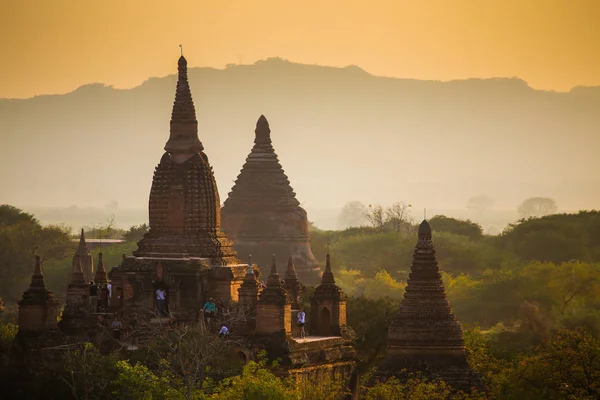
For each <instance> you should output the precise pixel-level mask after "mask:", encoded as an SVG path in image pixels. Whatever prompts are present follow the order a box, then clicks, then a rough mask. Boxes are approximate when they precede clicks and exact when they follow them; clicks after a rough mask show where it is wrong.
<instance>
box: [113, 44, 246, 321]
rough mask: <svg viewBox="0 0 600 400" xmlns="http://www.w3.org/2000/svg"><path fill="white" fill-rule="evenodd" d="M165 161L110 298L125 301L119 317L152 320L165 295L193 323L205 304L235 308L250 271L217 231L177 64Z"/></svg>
mask: <svg viewBox="0 0 600 400" xmlns="http://www.w3.org/2000/svg"><path fill="white" fill-rule="evenodd" d="M164 149H165V153H164V154H163V156H162V158H161V160H160V163H159V164H158V166H157V167H156V168H155V170H154V177H153V180H152V188H151V190H150V200H149V222H150V229H149V231H148V233H146V234H145V235H144V237H143V239H142V240H141V241H140V242H139V243H138V249H137V250H136V251H135V252H134V253H133V254H134V257H127V258H124V260H123V262H122V264H121V266H119V267H118V268H114V269H113V270H111V274H110V275H111V279H112V281H113V291H115V293H121V292H122V294H123V296H122V298H123V301H122V307H123V310H122V312H123V313H124V316H125V319H127V315H129V314H131V313H134V312H135V313H136V314H137V315H140V316H141V315H147V316H151V315H152V314H153V313H154V312H155V311H156V300H155V295H154V293H155V291H156V289H158V288H159V287H160V288H162V289H164V290H165V292H166V299H165V300H166V307H167V309H168V312H169V313H171V314H172V315H174V316H176V317H177V318H178V319H180V320H195V319H196V318H197V317H198V313H199V310H200V309H201V308H202V305H203V304H204V302H205V301H206V300H207V299H208V298H209V297H215V298H218V299H219V300H220V301H221V302H222V303H225V304H227V303H228V302H231V301H237V299H238V292H237V289H238V288H239V287H240V286H241V284H242V282H243V279H244V275H245V272H246V269H247V266H246V265H243V264H240V262H239V260H238V259H237V258H236V253H235V251H234V250H233V248H232V244H231V242H230V241H229V240H228V239H227V238H226V237H225V234H224V233H223V232H222V231H221V229H220V224H221V218H220V212H221V210H220V200H219V192H218V189H217V185H216V182H215V177H214V174H213V169H212V167H211V166H210V164H209V162H208V157H207V156H206V154H205V153H204V147H203V146H202V143H201V142H200V139H199V138H198V121H197V120H196V112H195V109H194V102H193V100H192V94H191V91H190V87H189V83H188V77H187V61H186V59H185V58H184V57H183V56H181V57H180V58H179V62H178V79H177V89H176V93H175V102H174V104H173V112H172V114H171V124H170V136H169V140H168V141H167V143H166V145H165V148H164Z"/></svg>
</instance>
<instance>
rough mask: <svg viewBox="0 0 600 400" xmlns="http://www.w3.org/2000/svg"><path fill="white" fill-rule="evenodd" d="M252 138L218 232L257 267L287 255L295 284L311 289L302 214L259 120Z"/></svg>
mask: <svg viewBox="0 0 600 400" xmlns="http://www.w3.org/2000/svg"><path fill="white" fill-rule="evenodd" d="M255 135H256V136H255V139H254V147H253V148H252V150H251V152H250V154H249V155H248V157H247V158H246V163H245V164H244V166H243V167H242V170H241V172H240V174H239V175H238V177H237V180H236V181H235V184H234V186H233V188H232V189H231V192H230V193H229V196H228V198H227V200H225V203H224V206H223V209H222V215H223V229H224V230H225V232H226V233H227V235H228V236H229V237H230V238H231V239H232V240H233V241H234V242H235V248H236V250H237V251H238V252H240V253H242V252H243V253H252V254H253V255H254V256H255V260H256V262H257V264H258V265H259V267H260V266H265V265H268V263H269V258H270V255H271V254H273V253H275V254H282V253H283V254H287V253H290V252H291V253H292V256H293V258H294V263H295V265H296V268H297V270H298V275H299V276H300V278H301V280H302V281H303V282H306V283H309V284H316V283H318V281H319V265H318V262H317V261H316V259H315V257H314V256H313V254H312V251H311V249H310V244H309V236H308V218H307V215H306V211H305V210H304V209H303V208H302V207H300V202H299V201H298V200H297V199H296V194H295V193H294V190H293V189H292V187H291V185H290V181H289V180H288V177H287V176H286V174H285V172H284V170H283V168H282V166H281V164H280V163H279V159H278V157H277V154H276V153H275V150H274V149H273V144H272V142H271V129H270V128H269V122H268V121H267V119H266V118H265V116H264V115H261V116H260V118H259V119H258V122H257V123H256V129H255Z"/></svg>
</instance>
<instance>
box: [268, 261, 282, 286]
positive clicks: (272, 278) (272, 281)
mask: <svg viewBox="0 0 600 400" xmlns="http://www.w3.org/2000/svg"><path fill="white" fill-rule="evenodd" d="M273 285H277V286H281V281H280V280H279V274H278V273H277V264H276V263H275V254H273V263H272V264H271V273H270V274H269V278H268V279H267V286H273Z"/></svg>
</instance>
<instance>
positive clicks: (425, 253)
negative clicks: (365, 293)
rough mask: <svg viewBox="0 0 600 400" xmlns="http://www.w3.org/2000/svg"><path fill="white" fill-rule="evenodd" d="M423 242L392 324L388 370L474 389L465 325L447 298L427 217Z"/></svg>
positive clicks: (387, 372)
mask: <svg viewBox="0 0 600 400" xmlns="http://www.w3.org/2000/svg"><path fill="white" fill-rule="evenodd" d="M418 235H419V236H418V242H417V245H416V247H415V251H414V256H413V261H412V266H411V269H410V274H409V278H408V281H407V286H406V291H405V293H404V298H403V300H402V303H401V305H400V309H399V310H398V313H397V315H396V317H395V319H394V320H393V322H392V323H391V324H390V326H389V329H388V341H387V349H386V358H385V360H384V362H383V363H382V365H381V367H380V372H381V373H382V374H383V375H387V376H390V375H398V376H402V375H403V374H405V373H406V372H419V373H421V374H424V376H425V377H427V378H429V379H443V380H444V381H446V382H447V383H448V384H450V385H452V386H454V387H456V388H459V389H469V388H470V387H472V386H473V385H474V383H475V382H478V380H477V377H476V376H475V375H474V374H473V373H472V372H471V369H470V367H469V365H468V363H467V357H466V353H465V342H464V339H463V329H462V325H461V324H460V322H458V321H457V320H456V318H455V316H454V314H453V313H452V310H451V308H450V303H449V302H448V299H447V298H446V293H445V290H444V285H443V282H442V277H441V274H440V269H439V267H438V263H437V259H436V256H435V249H434V246H433V242H432V234H431V227H430V226H429V223H428V222H427V221H425V220H424V221H423V222H422V223H421V225H420V226H419V234H418Z"/></svg>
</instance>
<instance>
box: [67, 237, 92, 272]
mask: <svg viewBox="0 0 600 400" xmlns="http://www.w3.org/2000/svg"><path fill="white" fill-rule="evenodd" d="M77 257H79V260H80V261H81V269H82V271H83V279H84V280H85V281H86V282H89V281H91V280H92V279H94V259H93V257H92V253H91V252H90V251H89V250H88V248H87V243H86V241H85V234H84V233H83V229H81V235H80V236H79V245H78V246H77V250H75V254H73V262H72V266H73V269H75V268H76V267H75V262H76V261H75V259H76V258H77Z"/></svg>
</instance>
